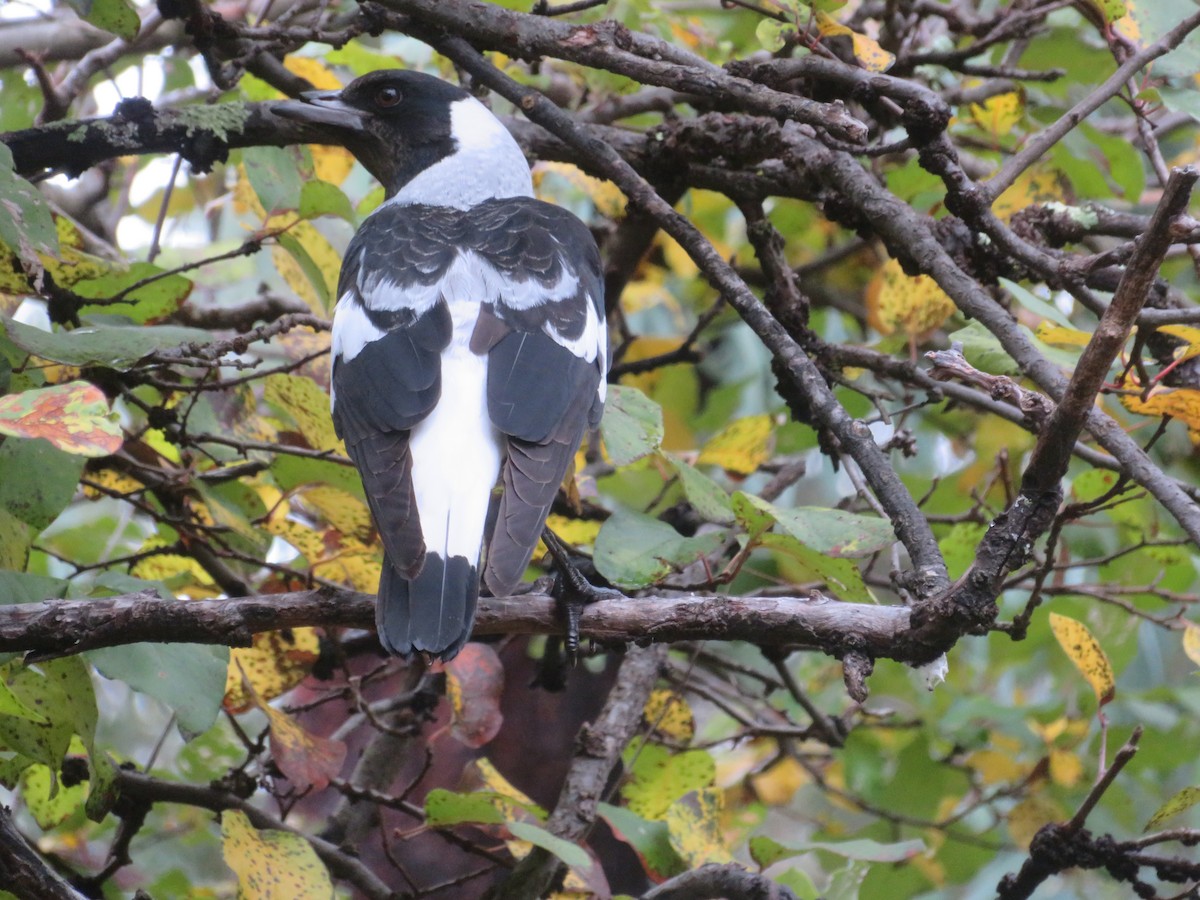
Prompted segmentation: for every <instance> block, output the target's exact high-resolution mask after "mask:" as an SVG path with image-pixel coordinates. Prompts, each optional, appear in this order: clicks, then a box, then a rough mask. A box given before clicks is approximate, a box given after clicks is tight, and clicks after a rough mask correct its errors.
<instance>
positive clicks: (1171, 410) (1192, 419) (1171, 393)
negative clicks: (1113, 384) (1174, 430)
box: [1121, 387, 1200, 444]
mask: <svg viewBox="0 0 1200 900" xmlns="http://www.w3.org/2000/svg"><path fill="white" fill-rule="evenodd" d="M1121 405H1122V406H1124V407H1125V408H1126V409H1127V410H1129V411H1130V412H1131V413H1136V414H1137V415H1140V416H1174V417H1175V418H1176V419H1179V420H1180V421H1182V422H1183V423H1184V424H1185V425H1187V427H1188V437H1190V438H1191V439H1192V443H1193V444H1200V391H1197V390H1195V389H1193V388H1167V387H1155V388H1152V389H1151V391H1150V395H1149V396H1148V397H1146V399H1144V400H1143V399H1142V398H1141V397H1136V396H1133V395H1132V394H1123V395H1121Z"/></svg>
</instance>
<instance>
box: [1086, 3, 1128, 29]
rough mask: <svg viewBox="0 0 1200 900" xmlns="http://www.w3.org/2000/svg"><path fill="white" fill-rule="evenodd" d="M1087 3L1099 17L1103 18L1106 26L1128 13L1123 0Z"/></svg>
mask: <svg viewBox="0 0 1200 900" xmlns="http://www.w3.org/2000/svg"><path fill="white" fill-rule="evenodd" d="M1089 2H1090V3H1091V4H1092V6H1093V7H1094V8H1095V9H1096V11H1097V12H1098V13H1100V15H1102V16H1104V21H1105V23H1106V24H1108V25H1111V24H1112V23H1113V22H1116V21H1117V20H1118V19H1121V18H1123V17H1124V16H1125V15H1126V13H1127V12H1128V10H1126V8H1125V2H1124V0H1089Z"/></svg>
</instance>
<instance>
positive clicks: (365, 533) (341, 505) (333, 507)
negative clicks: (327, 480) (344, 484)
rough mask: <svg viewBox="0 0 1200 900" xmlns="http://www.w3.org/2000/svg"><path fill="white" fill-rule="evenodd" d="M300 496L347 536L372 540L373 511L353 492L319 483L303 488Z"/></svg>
mask: <svg viewBox="0 0 1200 900" xmlns="http://www.w3.org/2000/svg"><path fill="white" fill-rule="evenodd" d="M299 496H300V497H301V498H302V499H303V500H304V502H305V503H306V504H308V505H309V506H312V507H314V508H315V509H317V510H318V511H319V512H320V513H321V515H323V516H324V517H325V519H326V520H327V521H328V522H329V524H330V525H332V526H333V527H334V528H336V529H337V530H338V531H339V532H341V534H342V535H344V536H345V537H348V538H353V539H354V540H357V541H360V542H364V543H366V542H370V540H371V532H372V527H373V526H372V525H371V511H370V510H369V509H367V505H366V504H365V503H363V502H362V501H361V500H359V499H358V498H357V497H355V496H354V495H353V494H350V493H347V492H346V491H343V490H342V489H341V488H336V487H333V486H331V485H328V484H318V485H310V486H308V487H305V488H303V489H302V490H301V492H300V494H299Z"/></svg>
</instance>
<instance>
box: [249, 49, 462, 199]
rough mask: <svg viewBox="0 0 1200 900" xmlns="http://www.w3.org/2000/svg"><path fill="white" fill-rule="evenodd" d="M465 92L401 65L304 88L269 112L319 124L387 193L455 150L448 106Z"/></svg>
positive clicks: (328, 139) (323, 136) (324, 134)
mask: <svg viewBox="0 0 1200 900" xmlns="http://www.w3.org/2000/svg"><path fill="white" fill-rule="evenodd" d="M468 97H469V95H468V94H467V92H466V91H464V90H463V89H462V88H460V87H456V86H455V85H452V84H449V83H448V82H445V81H442V80H441V79H440V78H434V77H433V76H432V75H425V74H423V73H421V72H411V71H406V70H402V69H389V70H384V71H380V72H371V73H370V74H368V75H364V76H362V77H361V78H357V79H355V80H354V81H352V82H350V84H348V85H346V87H344V88H342V90H340V91H309V92H308V93H305V94H302V95H301V99H300V101H295V100H290V101H286V102H283V103H277V104H275V105H274V106H273V107H272V111H273V112H274V113H275V114H276V115H279V116H282V117H283V118H286V119H292V120H294V121H300V122H306V123H308V124H311V125H315V126H318V128H319V129H320V130H321V131H322V134H321V139H322V140H323V141H324V142H326V143H334V144H341V145H343V146H345V147H346V148H347V149H348V150H350V152H351V153H353V154H354V155H355V156H356V157H357V158H358V160H359V161H360V162H361V163H362V164H363V165H364V166H366V168H367V170H368V171H369V172H370V173H371V174H372V175H374V176H375V177H376V178H378V179H379V181H380V183H381V184H382V185H383V186H384V189H385V190H386V191H387V193H388V195H389V196H391V195H392V194H394V193H396V192H397V191H398V190H399V189H400V188H401V187H402V186H403V185H404V184H405V183H407V182H408V181H409V180H410V179H412V178H413V176H415V175H416V174H417V173H419V172H421V171H423V170H424V169H427V168H428V167H429V166H431V165H433V164H434V163H435V162H437V161H438V160H440V159H442V158H444V157H446V156H449V155H450V154H452V153H454V151H455V140H454V137H453V135H452V134H451V121H450V111H451V110H450V108H451V105H452V104H453V103H455V102H457V101H459V100H464V99H467V98H468Z"/></svg>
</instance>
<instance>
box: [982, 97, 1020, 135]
mask: <svg viewBox="0 0 1200 900" xmlns="http://www.w3.org/2000/svg"><path fill="white" fill-rule="evenodd" d="M970 109H971V118H972V119H974V121H975V124H976V125H978V126H979V127H980V128H982V129H983V130H984V131H986V132H987V133H988V134H990V135H991V136H992V137H995V138H1001V137H1004V136H1005V135H1007V134H1008V133H1009V132H1010V131H1012V130H1013V128H1014V127H1015V126H1016V124H1017V123H1018V122H1020V121H1021V116H1022V114H1023V113H1024V112H1025V95H1024V93H1023V92H1022V91H1009V92H1008V93H1005V94H997V95H996V96H994V97H988V98H987V99H986V100H984V101H983V102H982V103H972V104H971V107H970Z"/></svg>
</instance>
